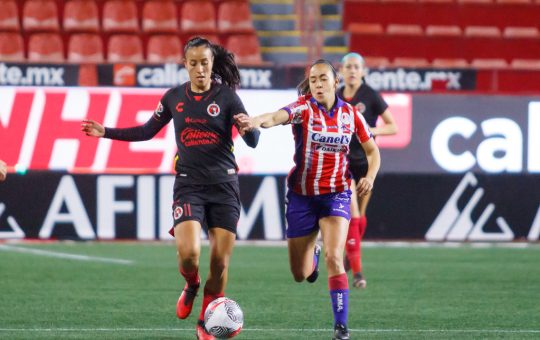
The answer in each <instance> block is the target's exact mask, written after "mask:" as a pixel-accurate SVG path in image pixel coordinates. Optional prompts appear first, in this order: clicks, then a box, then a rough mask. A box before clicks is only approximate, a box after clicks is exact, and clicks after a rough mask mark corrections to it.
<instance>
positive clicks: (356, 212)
mask: <svg viewBox="0 0 540 340" xmlns="http://www.w3.org/2000/svg"><path fill="white" fill-rule="evenodd" d="M351 191H352V192H353V193H354V192H356V182H355V181H354V180H352V181H351ZM360 216H361V215H360V208H359V206H358V197H357V195H354V194H353V195H352V196H351V220H350V222H349V230H348V233H347V243H346V245H345V255H346V256H345V258H344V260H345V261H344V265H345V271H348V270H349V269H352V271H353V273H355V272H358V271H359V270H360V234H359V228H358V225H359V224H360Z"/></svg>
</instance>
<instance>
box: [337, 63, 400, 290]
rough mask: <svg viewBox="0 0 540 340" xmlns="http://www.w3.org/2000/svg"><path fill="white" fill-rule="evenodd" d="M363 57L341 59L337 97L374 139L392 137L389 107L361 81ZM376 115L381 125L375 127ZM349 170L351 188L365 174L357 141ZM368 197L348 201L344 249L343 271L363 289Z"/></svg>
mask: <svg viewBox="0 0 540 340" xmlns="http://www.w3.org/2000/svg"><path fill="white" fill-rule="evenodd" d="M364 72H365V64H364V58H362V56H361V55H360V54H358V53H349V54H347V55H345V56H344V57H343V59H342V60H341V67H340V73H341V75H342V77H343V82H344V85H343V86H342V87H340V88H339V89H338V91H337V94H338V96H339V97H340V98H341V99H343V100H345V101H346V102H348V103H350V104H351V105H353V106H355V107H356V108H357V109H358V111H359V112H360V113H361V114H362V115H363V116H364V118H365V120H366V122H367V123H368V124H369V126H370V130H371V133H372V134H373V138H375V137H376V136H384V135H394V134H396V133H397V130H398V127H397V125H396V122H395V121H394V118H393V117H392V113H391V112H390V110H389V109H388V104H386V102H385V101H384V99H383V98H382V97H381V95H380V94H379V93H378V92H377V91H375V90H374V89H373V88H371V87H370V86H369V85H367V84H366V82H365V79H364ZM379 116H380V117H381V118H382V121H383V122H384V124H383V125H381V126H377V119H378V118H379ZM348 158H349V168H350V170H351V172H352V174H353V181H352V188H353V192H354V186H355V185H356V183H358V181H359V180H360V179H361V178H363V177H364V176H365V175H366V173H367V171H368V165H369V164H368V159H367V157H366V153H365V152H364V149H363V148H362V147H361V146H360V143H359V141H358V139H357V138H353V139H352V141H351V144H350V153H349V155H348ZM370 198H371V192H368V193H367V194H365V195H362V196H355V195H353V197H352V199H351V221H350V224H349V233H348V235H347V245H346V247H345V252H346V258H345V268H346V270H347V271H348V270H349V269H351V270H352V273H353V286H354V287H356V288H365V287H366V284H367V282H366V279H365V277H364V275H363V273H362V255H361V254H362V253H361V242H362V238H363V236H364V233H365V231H366V227H367V219H366V209H367V205H368V203H369V199H370Z"/></svg>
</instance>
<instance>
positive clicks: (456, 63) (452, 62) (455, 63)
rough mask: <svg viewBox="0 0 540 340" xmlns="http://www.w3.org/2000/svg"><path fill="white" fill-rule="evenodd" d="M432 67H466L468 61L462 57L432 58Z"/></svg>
mask: <svg viewBox="0 0 540 340" xmlns="http://www.w3.org/2000/svg"><path fill="white" fill-rule="evenodd" d="M431 64H432V65H433V66H434V67H441V68H452V67H459V68H463V67H468V66H469V63H468V62H467V60H466V59H463V58H455V59H445V58H435V59H433V62H432V63H431Z"/></svg>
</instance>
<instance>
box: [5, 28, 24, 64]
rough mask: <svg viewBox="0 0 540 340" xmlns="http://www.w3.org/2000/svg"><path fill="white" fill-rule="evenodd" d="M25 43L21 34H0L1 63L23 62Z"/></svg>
mask: <svg viewBox="0 0 540 340" xmlns="http://www.w3.org/2000/svg"><path fill="white" fill-rule="evenodd" d="M23 60H24V42H23V39H22V37H21V35H20V34H19V33H14V32H0V61H23Z"/></svg>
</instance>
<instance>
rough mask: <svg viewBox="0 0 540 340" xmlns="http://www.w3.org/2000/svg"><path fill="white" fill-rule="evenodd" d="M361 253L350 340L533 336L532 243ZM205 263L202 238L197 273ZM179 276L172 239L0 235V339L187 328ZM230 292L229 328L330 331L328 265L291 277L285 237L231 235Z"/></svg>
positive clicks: (536, 283)
mask: <svg viewBox="0 0 540 340" xmlns="http://www.w3.org/2000/svg"><path fill="white" fill-rule="evenodd" d="M21 248H24V249H22V250H21ZM27 250H32V251H35V250H38V251H41V250H44V251H46V252H47V253H46V254H35V253H27V252H26V251H27ZM57 253H61V254H74V255H84V256H90V257H91V258H90V259H91V261H83V260H81V259H82V258H81V259H67V258H63V257H52V256H48V255H54V254H57ZM363 256H364V267H365V269H364V272H365V275H366V277H367V280H368V285H367V289H365V290H357V289H353V288H351V291H350V299H349V327H350V328H351V338H352V339H361V338H363V339H535V338H536V339H538V338H540V247H539V246H538V245H531V246H528V247H523V248H517V247H515V248H514V247H484V248H480V247H472V246H467V245H465V246H459V247H422V246H405V247H383V246H370V247H365V248H364V249H363ZM92 257H100V258H111V259H123V260H128V261H132V263H131V264H125V263H124V264H122V263H109V262H97V261H94V260H92V259H93V258H92ZM207 269H208V248H207V247H204V248H203V255H202V258H201V273H202V275H203V280H204V276H205V275H206V272H207ZM183 285H184V281H183V279H181V278H180V276H179V274H178V271H177V265H176V259H175V248H174V245H173V244H171V243H50V244H6V243H4V244H0V339H60V338H62V339H194V338H195V334H194V325H195V322H196V318H197V316H198V314H199V309H200V302H201V296H199V297H198V298H197V301H196V304H195V307H194V312H193V313H192V315H191V316H190V317H189V318H188V319H187V320H178V319H177V318H176V315H175V304H176V300H177V298H178V295H179V293H180V291H181V288H182V287H183ZM226 295H227V296H229V297H231V298H233V299H235V300H236V301H237V302H238V303H239V304H240V305H241V307H242V309H243V311H244V317H245V324H244V330H243V331H242V332H241V333H240V335H238V337H237V339H327V340H328V339H331V336H332V326H333V325H332V312H331V309H330V300H329V296H328V290H327V280H326V272H325V269H324V265H323V266H322V271H321V275H320V276H319V280H318V281H317V282H316V283H315V284H308V283H305V282H304V283H295V282H294V281H293V279H292V276H291V275H290V273H289V267H288V260H287V250H286V248H285V247H282V246H272V247H268V246H253V245H238V246H237V247H236V248H235V250H234V254H233V259H232V263H231V268H230V272H229V284H228V288H227V290H226Z"/></svg>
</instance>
